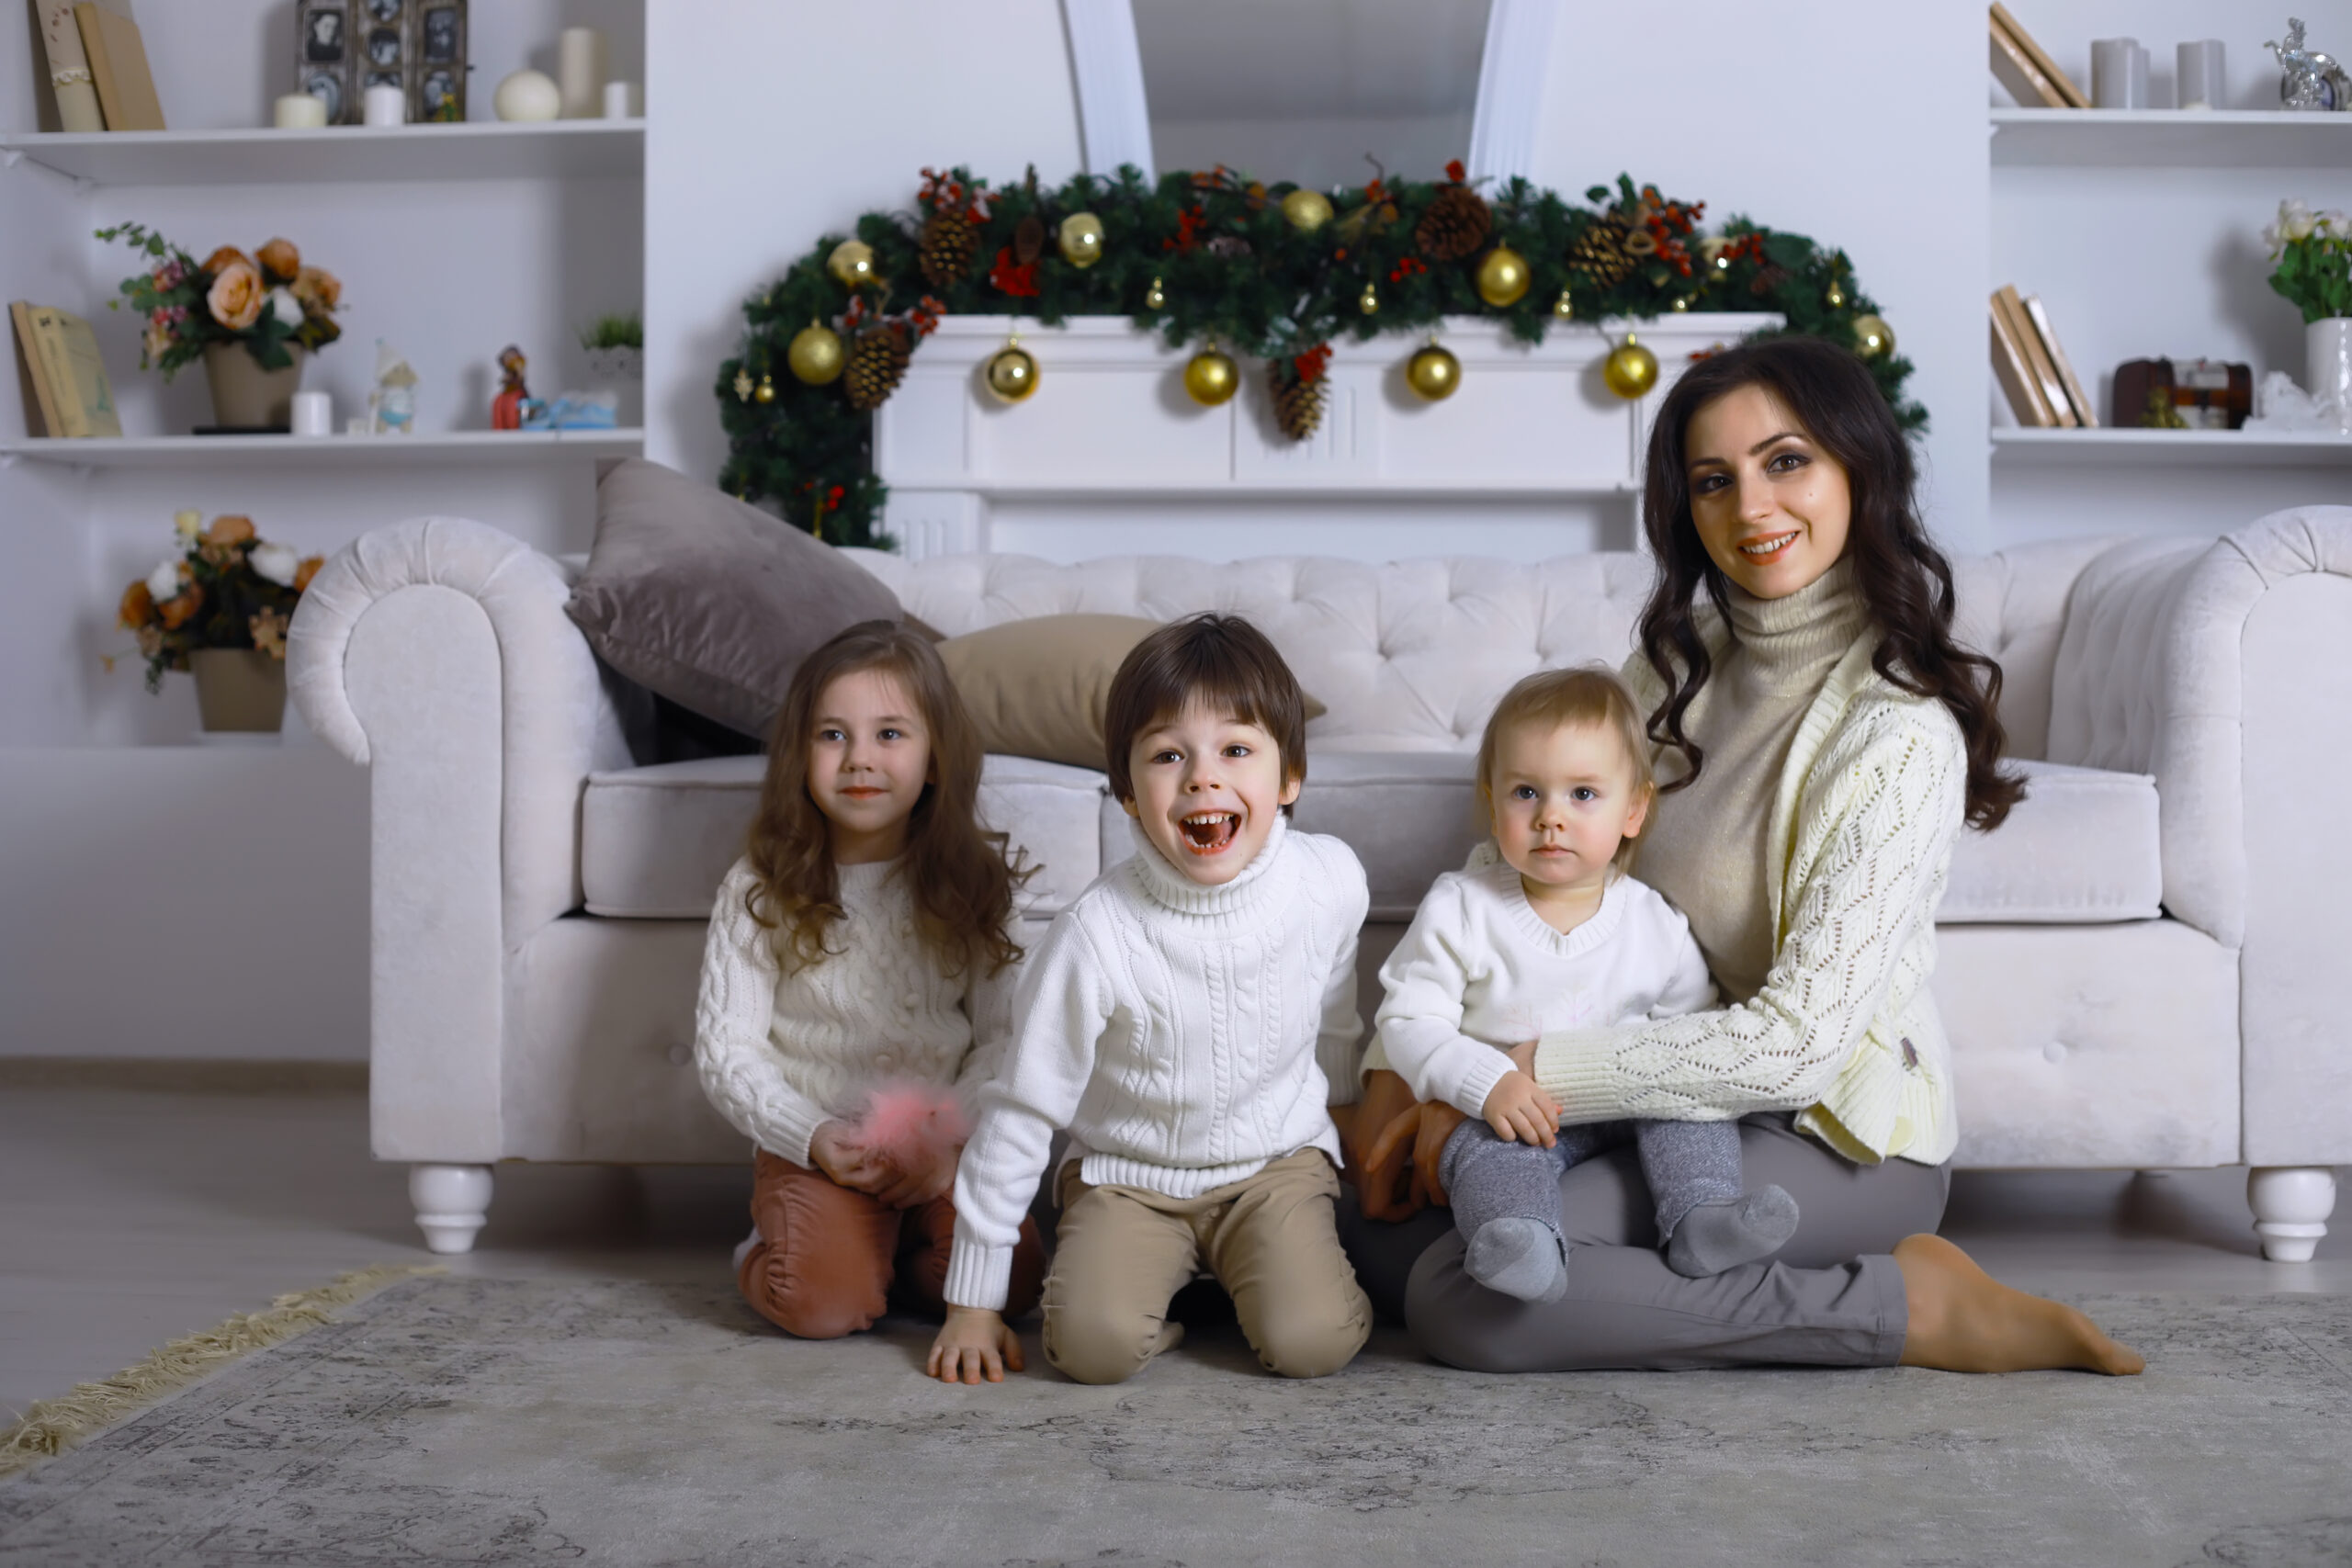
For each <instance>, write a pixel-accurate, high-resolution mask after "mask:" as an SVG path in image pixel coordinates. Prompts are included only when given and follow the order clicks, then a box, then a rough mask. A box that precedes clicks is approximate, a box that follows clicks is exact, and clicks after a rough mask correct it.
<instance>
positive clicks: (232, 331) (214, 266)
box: [97, 223, 343, 431]
mask: <svg viewBox="0 0 2352 1568" xmlns="http://www.w3.org/2000/svg"><path fill="white" fill-rule="evenodd" d="M97 232H98V238H99V239H101V240H120V241H121V242H122V243H125V244H127V245H129V246H130V248H131V249H132V250H134V251H137V252H140V253H141V254H144V255H145V256H147V257H148V258H149V260H150V262H151V263H152V264H153V265H150V266H149V267H148V269H147V270H146V271H144V272H140V273H134V274H132V275H131V276H129V277H126V278H124V279H123V280H122V284H121V288H120V290H119V292H120V293H121V295H122V298H121V299H112V300H109V301H107V304H108V306H109V307H110V308H112V309H116V310H119V309H120V308H121V307H122V306H123V305H124V304H125V303H126V302H128V303H129V305H130V308H131V309H132V310H137V311H138V312H139V313H140V314H141V316H143V317H144V318H145V319H146V322H147V331H146V334H145V336H144V337H143V338H142V339H141V345H140V355H139V365H140V368H141V369H142V370H143V369H146V368H149V367H153V368H155V369H158V370H161V371H162V372H163V373H164V380H166V381H168V380H170V379H171V378H172V377H173V376H174V375H175V373H177V372H178V371H179V370H180V369H181V368H182V367H186V366H187V365H191V364H193V363H195V362H197V361H198V360H201V361H203V363H204V375H205V379H206V380H207V381H208V382H209V383H210V385H211V389H212V417H213V421H214V423H215V424H216V425H217V426H219V427H220V428H221V429H223V430H243V431H255V430H274V431H282V430H286V429H288V428H290V427H291V425H292V423H293V402H294V393H295V391H296V389H298V388H299V387H300V385H301V381H302V359H303V356H304V355H308V354H311V353H314V352H316V351H317V350H319V349H322V348H324V347H325V346H326V345H327V344H331V343H333V342H334V340H335V339H336V338H338V337H341V336H342V335H343V329H342V328H341V327H340V326H338V325H336V324H335V319H334V312H335V310H336V308H337V307H338V306H340V305H341V304H342V303H343V284H342V283H341V281H339V280H338V279H337V278H336V277H335V276H334V274H333V273H331V272H328V271H326V270H325V269H324V268H322V267H315V266H308V265H304V264H303V261H302V254H301V252H300V251H299V250H297V249H296V248H295V246H294V243H293V242H292V241H290V240H272V241H270V243H267V244H266V245H264V246H262V247H261V248H260V249H259V250H257V251H255V252H254V254H252V255H250V256H249V255H247V254H245V253H244V252H243V251H241V250H238V249H237V248H236V247H235V246H233V245H223V246H221V247H220V249H219V250H216V251H214V252H213V253H212V254H210V255H209V256H207V257H205V258H204V260H203V261H201V262H198V261H197V260H196V258H195V257H193V256H191V255H189V254H187V252H186V251H183V250H181V249H180V248H179V247H178V246H177V245H175V244H173V243H171V242H170V241H169V240H166V239H164V236H163V235H161V234H159V233H157V232H156V231H154V230H153V229H150V228H148V227H147V226H146V225H145V224H143V223H119V224H117V225H115V226H114V227H113V228H111V229H101V230H99V231H97Z"/></svg>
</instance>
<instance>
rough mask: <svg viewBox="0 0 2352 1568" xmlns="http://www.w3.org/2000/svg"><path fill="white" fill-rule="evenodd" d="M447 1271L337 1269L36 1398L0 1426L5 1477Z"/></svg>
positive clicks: (396, 1266)
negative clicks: (361, 1304) (309, 1286)
mask: <svg viewBox="0 0 2352 1568" xmlns="http://www.w3.org/2000/svg"><path fill="white" fill-rule="evenodd" d="M447 1272H448V1269H447V1266H446V1265H443V1264H439V1263H379V1264H377V1265H376V1266H374V1267H373V1268H369V1269H353V1270H352V1271H351V1272H350V1273H348V1274H339V1275H337V1276H336V1277H335V1280H334V1283H332V1284H327V1285H321V1286H319V1287H317V1288H316V1289H314V1290H308V1291H293V1292H288V1293H287V1294H285V1295H282V1296H279V1297H277V1298H276V1299H275V1300H273V1301H272V1302H271V1303H269V1305H268V1306H267V1307H266V1308H265V1309H263V1310H262V1311H260V1312H241V1313H238V1314H236V1315H235V1316H233V1317H231V1318H229V1319H228V1320H227V1321H226V1322H224V1323H221V1324H219V1325H215V1326H214V1327H211V1328H208V1329H205V1330H204V1331H203V1332H201V1333H198V1334H188V1335H183V1336H182V1337H179V1338H177V1339H175V1340H173V1341H172V1342H171V1343H170V1344H168V1345H165V1346H164V1347H163V1348H161V1349H158V1350H155V1351H153V1353H151V1354H150V1355H148V1356H147V1357H146V1358H145V1359H143V1360H141V1361H139V1362H137V1363H135V1364H134V1365H131V1366H128V1367H125V1368H124V1369H123V1370H122V1371H119V1372H117V1373H115V1375H114V1376H112V1377H110V1378H104V1379H101V1380H100V1381H98V1382H85V1383H79V1384H76V1385H75V1386H74V1388H73V1389H72V1390H70V1391H69V1392H67V1393H62V1394H60V1395H59V1396H58V1397H57V1398H55V1399H42V1400H37V1401H35V1402H34V1404H33V1405H32V1407H31V1408H30V1409H28V1410H27V1411H26V1412H25V1416H24V1419H23V1420H21V1421H19V1422H17V1424H16V1425H15V1426H13V1427H8V1428H6V1430H5V1431H0V1478H6V1477H7V1476H10V1475H14V1474H15V1473H17V1472H18V1471H20V1470H25V1469H28V1468H29V1467H31V1466H33V1465H36V1464H39V1463H40V1461H43V1460H46V1459H53V1458H55V1457H56V1456H57V1455H59V1454H62V1453H63V1452H64V1451H65V1450H68V1449H71V1448H74V1447H76V1446H77V1445H79V1444H81V1443H83V1442H85V1441H87V1440H88V1439H89V1438H94V1437H96V1436H97V1434H98V1433H100V1432H102V1431H104V1430H106V1428H107V1427H111V1426H113V1425H114V1424H115V1423H116V1422H118V1421H120V1420H122V1419H123V1418H124V1417H125V1416H132V1415H136V1414H137V1413H138V1412H139V1411H141V1410H143V1409H145V1408H146V1407H147V1406H148V1405H150V1404H154V1403H155V1402H156V1401H158V1400H160V1399H163V1398H164V1397H165V1396H166V1395H168V1394H174V1393H178V1392H179V1391H180V1390H182V1389H184V1388H186V1387H187V1386H188V1385H189V1384H190V1383H193V1382H197V1381H198V1379H200V1378H203V1377H206V1376H208V1375H209V1374H210V1373H212V1372H216V1371H220V1369H221V1368H222V1367H224V1366H226V1365H228V1364H229V1363H230V1362H231V1361H233V1360H236V1359H239V1358H240V1357H243V1356H247V1355H250V1354H252V1353H253V1352H254V1351H255V1350H264V1349H267V1348H269V1347H270V1346H272V1345H277V1344H281V1343H283V1342H284V1341H286V1340H288V1339H291V1338H293V1337H295V1336H296V1335H298V1334H302V1333H306V1332H307V1331H309V1330H311V1329H313V1328H316V1327H317V1326H318V1325H321V1324H322V1323H325V1322H327V1321H329V1317H330V1314H333V1313H334V1310H335V1309H336V1308H338V1307H346V1306H350V1305H351V1304H353V1303H356V1302H358V1301H360V1300H362V1299H364V1298H366V1297H368V1296H371V1295H374V1294H375V1293H376V1292H378V1291H380V1290H382V1289H384V1288H385V1287H386V1286H388V1285H393V1284H398V1283H399V1282H400V1281H401V1280H408V1279H413V1278H414V1277H415V1276H417V1275H420V1274H446V1273H447Z"/></svg>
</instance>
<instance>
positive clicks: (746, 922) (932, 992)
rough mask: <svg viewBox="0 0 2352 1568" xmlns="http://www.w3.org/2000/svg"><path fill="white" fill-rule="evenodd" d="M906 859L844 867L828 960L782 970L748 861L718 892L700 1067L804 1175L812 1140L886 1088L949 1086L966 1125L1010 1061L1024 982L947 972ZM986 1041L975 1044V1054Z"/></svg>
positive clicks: (724, 1111)
mask: <svg viewBox="0 0 2352 1568" xmlns="http://www.w3.org/2000/svg"><path fill="white" fill-rule="evenodd" d="M899 865H900V862H898V861H886V862H881V863H874V864H868V865H845V866H842V867H841V868H840V878H841V902H842V910H843V918H842V919H839V920H836V921H834V922H833V926H832V929H831V931H829V932H828V933H827V934H826V942H827V945H828V946H830V947H831V949H832V950H833V951H832V953H831V955H830V956H828V957H827V958H826V959H825V960H824V961H823V962H822V963H820V964H810V965H809V966H807V967H803V968H796V969H795V970H794V971H793V972H792V973H791V974H789V975H786V974H785V973H784V970H783V965H782V964H780V963H779V962H778V961H777V958H776V945H775V936H776V933H775V932H774V931H768V930H766V929H764V928H763V927H762V926H761V925H760V924H759V922H758V921H756V920H754V919H752V917H751V915H750V913H749V912H748V911H747V910H746V909H745V908H744V905H743V896H744V894H745V893H747V892H748V891H750V889H751V887H752V883H753V880H754V878H753V875H752V864H751V862H750V861H748V860H739V861H737V862H736V863H735V864H734V866H733V868H732V869H730V870H729V872H728V874H727V879H726V880H725V881H724V882H722V883H720V884H719V886H718V905H717V906H716V907H715V908H713V909H712V910H711V918H710V936H709V939H708V941H707V942H706V943H705V945H704V948H703V960H702V987H701V993H700V995H699V996H698V997H697V998H696V999H695V1066H697V1067H698V1068H699V1069H700V1070H701V1074H702V1087H703V1092H704V1093H706V1094H707V1095H709V1096H710V1102H711V1104H712V1105H714V1106H716V1107H718V1113H719V1114H720V1115H721V1116H724V1117H726V1118H727V1120H728V1122H729V1123H730V1124H732V1125H733V1126H734V1127H736V1128H737V1129H738V1130H739V1131H741V1133H742V1134H744V1135H745V1136H747V1137H749V1138H750V1139H751V1140H752V1142H753V1143H755V1144H757V1145H760V1147H762V1148H763V1149H765V1150H767V1151H768V1152H769V1153H770V1154H773V1155H777V1156H782V1157H783V1158H785V1159H788V1160H790V1161H791V1162H792V1163H793V1164H795V1165H798V1166H807V1165H809V1138H810V1137H811V1136H812V1135H813V1134H815V1133H816V1131H817V1128H818V1126H819V1125H820V1123H822V1122H827V1121H830V1120H832V1119H834V1118H836V1117H838V1118H841V1119H842V1120H853V1119H854V1118H855V1117H857V1116H858V1115H859V1114H860V1113H861V1112H862V1111H864V1110H865V1096H866V1094H867V1092H868V1091H869V1090H871V1089H874V1088H875V1087H876V1085H878V1084H880V1083H882V1082H883V1081H885V1080H886V1079H891V1078H904V1079H910V1080H913V1081H918V1082H922V1083H929V1084H939V1085H950V1084H952V1085H954V1086H955V1088H956V1094H957V1097H958V1098H959V1099H960V1100H962V1101H963V1102H964V1110H965V1113H966V1115H967V1117H968V1116H971V1115H974V1114H976V1113H977V1111H978V1104H977V1100H976V1096H977V1092H978V1086H979V1085H980V1083H981V1082H982V1081H983V1080H985V1079H986V1078H987V1077H988V1076H989V1073H990V1072H991V1071H992V1070H993V1068H994V1066H995V1064H996V1061H997V1059H998V1057H999V1055H1001V1051H1002V1046H1003V1041H1004V1037H1005V1032H1006V1025H1007V1023H1008V1021H1009V1003H1010V1001H1011V996H1012V987H1013V984H1014V982H1015V979H1016V975H1015V972H1014V971H1013V970H1012V969H1010V968H1008V969H1005V970H1003V971H1001V972H1000V973H999V974H997V975H995V976H954V977H952V978H951V977H950V976H944V975H942V974H941V973H940V970H939V964H937V963H936V962H935V961H934V960H933V958H932V956H931V954H930V953H928V952H927V951H926V950H925V949H924V947H923V945H922V939H921V938H920V937H919V936H918V935H917V934H916V932H915V911H914V897H913V894H912V892H911V891H910V889H909V888H908V886H907V884H906V879H905V878H904V877H902V876H899V875H897V874H896V873H897V872H898V870H899ZM976 1045H977V1048H976Z"/></svg>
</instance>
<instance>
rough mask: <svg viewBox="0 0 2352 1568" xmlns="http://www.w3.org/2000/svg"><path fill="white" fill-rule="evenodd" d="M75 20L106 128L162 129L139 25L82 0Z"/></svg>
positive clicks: (160, 107) (160, 108)
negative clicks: (80, 32)
mask: <svg viewBox="0 0 2352 1568" xmlns="http://www.w3.org/2000/svg"><path fill="white" fill-rule="evenodd" d="M74 23H75V25H76V26H78V27H79V28H81V29H82V49H83V52H85V54H87V55H88V56H89V57H90V78H91V80H92V82H94V83H95V84H96V86H97V89H98V107H99V108H100V109H101V110H103V111H104V112H105V114H106V117H107V130H169V129H170V128H169V127H168V126H166V125H165V124H164V106H163V104H162V102H161V101H160V100H158V99H157V98H156V96H155V78H154V75H153V73H151V72H150V71H149V70H148V69H147V46H146V44H145V43H144V42H143V41H142V40H141V39H140V36H139V24H138V23H137V22H134V21H132V20H131V19H130V17H127V16H125V15H123V14H122V13H120V12H119V11H117V10H115V9H113V8H112V7H110V6H100V5H97V4H95V3H94V0H81V3H80V4H79V5H77V6H74Z"/></svg>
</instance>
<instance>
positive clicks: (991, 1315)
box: [923, 1306, 1021, 1383]
mask: <svg viewBox="0 0 2352 1568" xmlns="http://www.w3.org/2000/svg"><path fill="white" fill-rule="evenodd" d="M1020 1370H1021V1336H1019V1335H1017V1334H1015V1333H1013V1332H1012V1325H1010V1324H1008V1323H1006V1322H1005V1321H1004V1315H1003V1314H1001V1313H996V1312H991V1311H989V1309H988V1308H987V1307H967V1306H951V1307H949V1308H948V1309H947V1321H946V1322H945V1323H944V1324H942V1325H940V1327H939V1337H938V1338H936V1339H933V1341H932V1342H931V1359H930V1360H929V1361H928V1362H927V1363H925V1365H924V1368H923V1371H924V1373H925V1374H926V1375H927V1376H930V1377H934V1378H937V1379H938V1380H939V1381H940V1382H967V1383H977V1382H979V1381H980V1380H981V1379H982V1378H986V1379H987V1380H988V1381H989V1382H1003V1381H1004V1374H1005V1373H1006V1372H1008V1371H1015V1372H1017V1371H1020Z"/></svg>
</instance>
